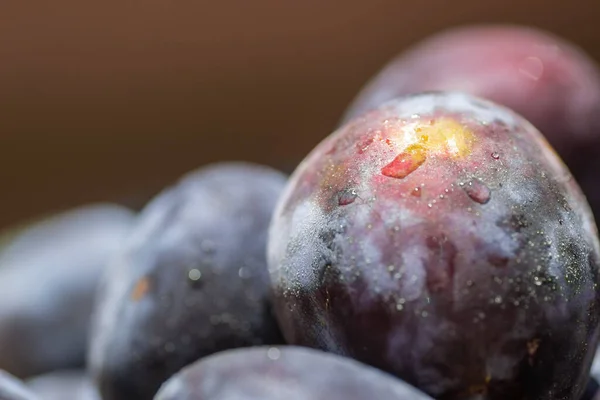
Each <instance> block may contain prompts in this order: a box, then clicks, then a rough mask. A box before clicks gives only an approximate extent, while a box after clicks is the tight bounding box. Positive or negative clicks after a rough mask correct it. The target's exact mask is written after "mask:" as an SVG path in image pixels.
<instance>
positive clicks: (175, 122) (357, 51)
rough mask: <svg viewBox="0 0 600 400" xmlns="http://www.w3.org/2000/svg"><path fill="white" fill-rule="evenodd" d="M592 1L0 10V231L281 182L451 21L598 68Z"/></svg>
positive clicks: (60, 2) (166, 3) (243, 1)
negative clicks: (273, 176)
mask: <svg viewBox="0 0 600 400" xmlns="http://www.w3.org/2000/svg"><path fill="white" fill-rule="evenodd" d="M598 21H600V2H599V1H598V0H587V1H586V0H574V1H558V0H557V1H552V0H529V1H528V0H509V1H500V0H490V1H476V0H453V1H447V0H414V1H401V0H370V1H367V0H363V1H359V0H337V1H333V0H285V1H284V0H251V1H250V0H223V1H206V0H195V1H192V0H145V1H132V0H101V1H100V0H96V1H89V0H55V1H52V2H51V1H42V0H3V1H2V2H1V3H0V183H1V191H2V192H1V197H0V198H1V200H0V206H1V208H0V226H5V225H7V224H9V223H13V222H16V221H18V220H20V219H22V218H26V217H29V216H32V215H36V214H39V213H42V212H47V211H52V210H57V209H61V208H65V207H71V206H75V205H78V204H81V203H85V202H90V201H99V200H115V201H121V202H127V203H130V204H141V203H142V202H143V201H144V200H145V199H146V198H147V197H148V196H150V195H153V194H155V193H156V192H157V191H159V190H160V189H161V188H162V187H163V186H165V185H166V184H169V183H170V182H172V181H173V180H174V179H176V178H177V177H178V176H180V175H181V174H182V173H184V172H186V171H188V170H190V169H193V168H195V167H197V166H200V165H202V164H205V163H208V162H213V161H217V160H231V159H242V160H249V161H256V162H262V163H266V164H271V165H274V166H277V167H279V168H284V169H288V170H291V168H293V166H294V165H295V164H296V163H297V162H298V161H299V160H300V159H301V158H302V157H303V156H304V155H305V154H306V153H307V152H308V151H309V150H310V149H311V148H312V147H313V146H314V145H315V144H316V143H317V142H318V141H319V140H320V139H321V138H322V137H323V136H325V135H327V134H328V133H330V131H331V130H332V128H333V127H334V126H335V125H336V123H337V121H338V119H339V118H340V116H341V113H342V112H343V110H344V108H345V106H346V105H347V104H348V103H349V101H350V100H351V99H352V97H353V96H354V95H355V94H356V92H357V91H358V90H359V88H360V87H361V86H362V85H363V84H364V83H365V81H366V80H367V79H368V78H369V77H370V76H371V75H372V74H374V73H375V72H376V71H377V70H378V69H379V68H380V67H381V66H382V64H383V63H385V62H386V61H388V60H389V59H390V58H391V57H392V56H393V55H395V54H397V53H398V52H399V51H401V50H402V49H403V48H406V47H407V46H408V45H409V44H411V43H413V42H414V41H416V40H418V39H421V38H423V37H424V36H426V35H428V34H431V33H433V32H436V31H438V30H440V29H444V28H447V27H450V26H455V25H460V24H466V23H487V22H510V23H520V24H528V25H532V26H537V27H541V28H544V29H547V30H550V31H552V32H554V33H556V34H559V35H561V36H564V37H566V38H567V39H569V40H571V41H574V42H575V43H577V44H579V45H580V46H581V47H583V48H584V49H585V50H587V51H588V52H589V53H591V54H592V56H593V57H594V58H595V59H596V60H599V59H600V23H599V22H598Z"/></svg>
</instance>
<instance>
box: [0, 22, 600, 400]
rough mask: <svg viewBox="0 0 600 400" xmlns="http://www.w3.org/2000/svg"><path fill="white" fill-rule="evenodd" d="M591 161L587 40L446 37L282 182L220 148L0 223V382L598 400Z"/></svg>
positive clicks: (351, 113)
mask: <svg viewBox="0 0 600 400" xmlns="http://www.w3.org/2000/svg"><path fill="white" fill-rule="evenodd" d="M538 129H539V130H538ZM540 132H541V133H540ZM551 146H552V147H551ZM554 149H556V151H555V150H554ZM563 160H564V163H563ZM565 164H566V165H567V166H568V167H569V168H567V167H566V166H565ZM599 169H600V73H599V72H598V70H597V69H596V66H595V65H594V63H593V62H592V61H591V60H590V59H589V58H588V57H587V56H586V55H585V54H583V53H582V52H581V51H580V50H578V49H576V48H575V47H574V46H573V45H571V44H569V43H566V42H565V41H563V40H561V39H558V38H556V37H552V36H551V35H549V34H546V33H543V32H539V31H536V30H531V29H526V28H517V27H473V28H461V29H458V30H453V31H449V32H444V33H441V34H439V35H437V36H434V37H433V38H430V39H428V40H426V41H424V42H422V43H420V44H417V45H416V46H415V47H414V48H412V49H410V50H409V51H408V52H406V53H404V54H403V55H402V56H400V57H399V58H398V59H396V60H394V61H393V62H391V63H390V64H389V65H388V66H387V67H385V68H384V69H383V71H382V72H381V73H380V74H379V75H377V76H376V77H375V78H374V79H373V80H372V81H371V82H370V83H369V84H368V85H367V86H366V88H365V89H364V90H363V92H362V93H360V94H359V96H358V98H357V99H356V100H355V101H354V103H353V104H352V105H351V107H350V108H349V110H348V111H347V113H346V115H345V116H344V118H343V123H342V124H341V126H340V127H339V128H338V129H337V130H336V131H335V132H334V133H333V134H331V135H330V136H329V137H327V138H326V139H324V140H323V141H322V142H321V143H320V144H318V145H317V146H316V147H315V149H314V150H313V151H312V152H311V153H310V154H309V155H308V156H307V157H306V158H305V159H304V161H302V163H301V164H300V165H299V166H298V167H297V169H296V171H295V172H294V173H293V174H292V176H291V177H289V178H288V177H286V176H285V175H283V174H282V173H280V172H278V171H276V170H273V169H271V168H268V167H264V166H259V165H253V164H247V163H241V162H227V163H222V164H215V165H209V166H206V167H203V168H201V169H199V170H197V171H194V172H191V173H189V174H188V175H186V176H184V177H183V178H182V179H181V180H179V181H178V182H176V183H175V184H174V185H173V186H171V187H169V188H167V189H165V190H164V191H163V192H162V193H160V194H159V195H158V196H157V197H156V198H154V199H153V200H151V201H150V202H149V203H148V205H147V206H146V207H145V208H144V209H143V210H142V211H141V212H139V213H138V214H136V213H134V212H133V211H130V210H128V209H125V208H123V207H121V206H117V205H110V204H94V205H89V206H86V207H82V208H78V209H76V210H72V211H68V212H65V213H63V214H59V215H55V216H51V217H47V218H42V219H40V220H36V221H29V222H27V223H24V224H23V225H22V226H20V227H18V228H15V229H13V230H10V231H7V233H6V234H4V235H3V236H1V237H0V369H2V370H5V371H6V372H2V373H0V399H1V400H36V399H37V400H58V399H71V400H100V399H102V400H152V399H155V400H372V399H377V400H410V399H415V400H419V399H432V398H434V399H442V400H475V399H479V400H500V399H502V400H583V399H586V400H592V399H594V398H595V399H600V391H599V390H598V384H597V382H596V381H595V379H594V377H596V378H600V359H597V360H596V363H594V364H593V361H594V355H595V352H596V348H597V345H598V340H599V334H600V332H599V327H600V289H599V287H598V285H599V284H600V276H599V267H600V243H599V241H598V233H597V229H596V223H595V221H594V217H593V214H592V211H595V212H596V213H598V214H600V189H599V187H600V185H596V182H597V180H600V170H599ZM579 185H581V188H582V189H580V186H579ZM586 197H587V200H586ZM588 201H589V205H588ZM592 364H593V365H592ZM590 371H591V372H590Z"/></svg>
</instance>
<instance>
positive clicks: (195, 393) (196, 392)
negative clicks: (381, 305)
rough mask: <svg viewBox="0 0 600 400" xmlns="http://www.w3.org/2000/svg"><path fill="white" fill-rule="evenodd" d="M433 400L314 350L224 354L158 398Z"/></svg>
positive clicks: (172, 382) (178, 378)
mask: <svg viewBox="0 0 600 400" xmlns="http://www.w3.org/2000/svg"><path fill="white" fill-rule="evenodd" d="M224 399H228V400H371V399H377V400H427V399H430V398H429V397H428V396H426V395H425V394H423V393H420V392H419V391H418V390H417V389H415V388H412V387H411V386H409V385H407V384H406V383H404V382H402V381H401V380H399V379H396V378H394V377H392V376H389V375H388V374H385V373H383V372H381V371H378V370H376V369H375V368H372V367H369V366H367V365H364V364H361V363H359V362H357V361H354V360H351V359H348V358H344V357H339V356H336V355H333V354H328V353H324V352H321V351H317V350H312V349H308V348H301V347H294V346H282V347H256V348H251V349H237V350H229V351H224V352H221V353H218V354H215V355H213V356H210V357H207V358H205V359H202V360H200V361H197V362H196V363H194V364H192V365H190V366H188V367H186V368H184V369H183V370H182V371H181V372H179V373H178V374H176V375H174V376H173V377H172V378H171V379H169V380H168V381H167V382H166V383H165V384H164V385H163V387H162V388H161V390H160V391H159V392H158V394H157V395H156V397H155V400H224Z"/></svg>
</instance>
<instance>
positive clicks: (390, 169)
mask: <svg viewBox="0 0 600 400" xmlns="http://www.w3.org/2000/svg"><path fill="white" fill-rule="evenodd" d="M426 159H427V156H426V152H425V149H424V148H423V147H422V146H419V145H411V146H408V147H407V148H406V150H405V151H403V152H402V153H400V154H398V155H397V156H396V158H394V160H393V161H392V162H391V163H389V164H388V165H386V166H385V167H383V168H382V169H381V174H382V175H385V176H388V177H390V178H396V179H403V178H406V177H407V176H408V175H410V174H411V173H413V172H414V171H416V170H417V168H419V167H420V166H421V165H422V164H423V163H424V162H425V160H426Z"/></svg>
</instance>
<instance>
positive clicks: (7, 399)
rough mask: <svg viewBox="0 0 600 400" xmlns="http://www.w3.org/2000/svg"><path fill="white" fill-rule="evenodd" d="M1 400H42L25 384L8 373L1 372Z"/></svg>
mask: <svg viewBox="0 0 600 400" xmlns="http://www.w3.org/2000/svg"><path fill="white" fill-rule="evenodd" d="M0 400H42V399H39V398H38V397H37V396H36V395H35V394H34V393H33V392H31V391H30V390H29V389H28V388H27V386H25V384H24V383H23V382H22V381H20V380H19V379H18V378H16V377H14V376H12V375H10V374H9V373H8V372H5V371H3V370H0Z"/></svg>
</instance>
